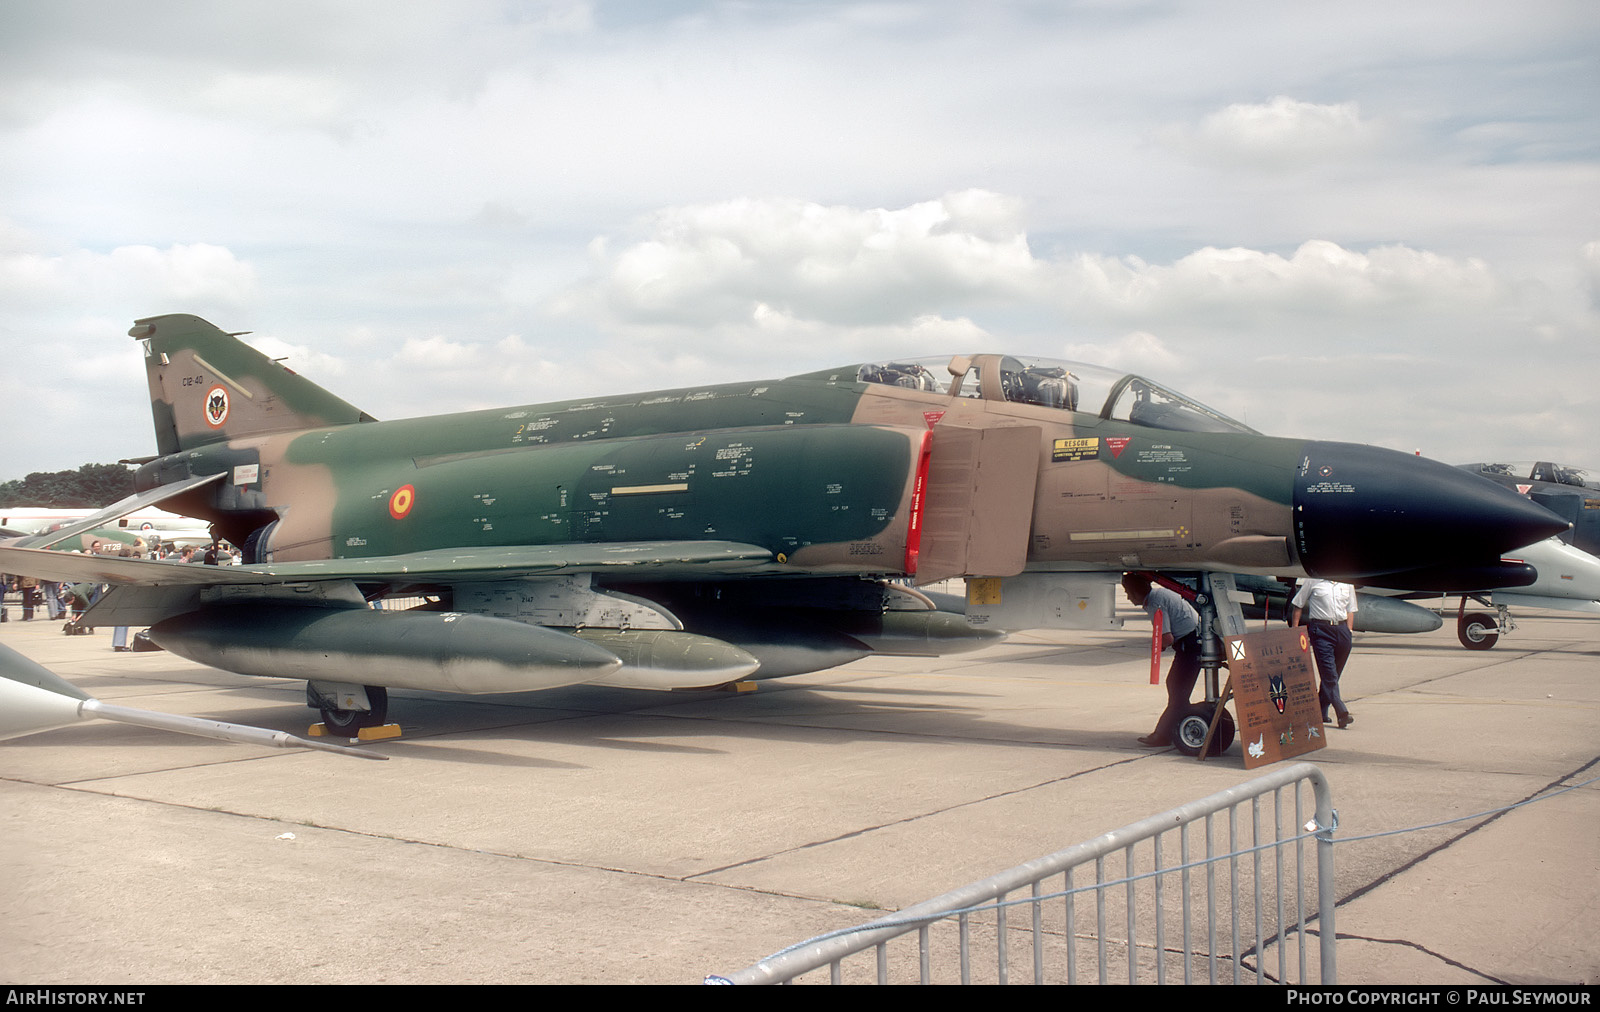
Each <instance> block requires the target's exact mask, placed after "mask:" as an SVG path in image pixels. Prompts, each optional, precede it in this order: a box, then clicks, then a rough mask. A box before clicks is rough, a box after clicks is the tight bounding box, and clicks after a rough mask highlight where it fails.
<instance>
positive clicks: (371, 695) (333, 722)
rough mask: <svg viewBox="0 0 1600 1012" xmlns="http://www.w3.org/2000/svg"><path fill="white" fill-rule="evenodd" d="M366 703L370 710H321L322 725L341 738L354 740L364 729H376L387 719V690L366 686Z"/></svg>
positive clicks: (380, 687)
mask: <svg viewBox="0 0 1600 1012" xmlns="http://www.w3.org/2000/svg"><path fill="white" fill-rule="evenodd" d="M366 690H367V702H368V703H370V704H372V709H370V710H330V709H328V708H327V707H323V708H322V723H323V725H324V726H325V727H327V729H328V730H329V731H331V732H333V733H334V734H335V735H337V736H338V737H341V738H354V737H355V736H356V732H358V731H360V730H361V729H362V728H364V727H378V726H380V725H382V724H383V722H384V721H386V720H388V719H389V690H388V689H385V688H384V687H383V686H381V685H368V686H366Z"/></svg>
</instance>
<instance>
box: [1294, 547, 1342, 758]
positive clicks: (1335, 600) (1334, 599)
mask: <svg viewBox="0 0 1600 1012" xmlns="http://www.w3.org/2000/svg"><path fill="white" fill-rule="evenodd" d="M1289 603H1290V604H1292V605H1293V606H1294V611H1293V612H1291V613H1290V615H1289V624H1290V625H1291V626H1296V625H1300V624H1301V618H1302V617H1304V619H1305V626H1306V638H1307V639H1309V640H1310V641H1311V655H1312V656H1313V657H1315V658H1316V659H1317V675H1318V681H1319V682H1320V683H1321V685H1320V687H1319V688H1318V690H1317V699H1318V701H1319V702H1320V703H1321V704H1322V722H1323V723H1325V724H1326V723H1327V722H1328V721H1329V720H1330V719H1332V718H1330V717H1329V716H1328V708H1329V707H1330V706H1331V707H1332V708H1333V715H1334V717H1337V718H1338V719H1339V726H1340V727H1341V728H1345V727H1349V726H1350V725H1351V724H1353V723H1355V720H1356V718H1355V715H1354V714H1352V713H1351V712H1350V709H1349V708H1348V707H1347V706H1345V705H1344V697H1343V696H1342V695H1340V693H1339V676H1340V675H1342V674H1344V666H1345V662H1346V661H1348V660H1349V659H1350V647H1351V644H1352V643H1353V642H1354V640H1355V628H1356V589H1355V588H1354V587H1352V586H1351V585H1350V584H1348V583H1336V582H1335V581H1333V580H1317V579H1311V580H1307V581H1305V582H1304V583H1302V584H1301V585H1300V589H1299V590H1297V591H1295V594H1294V597H1293V598H1292V599H1291V600H1290V602H1289Z"/></svg>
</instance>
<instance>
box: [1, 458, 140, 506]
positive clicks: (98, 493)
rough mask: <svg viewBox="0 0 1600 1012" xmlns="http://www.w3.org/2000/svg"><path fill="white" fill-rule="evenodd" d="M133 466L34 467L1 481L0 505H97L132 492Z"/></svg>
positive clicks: (105, 503)
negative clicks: (27, 473) (21, 476)
mask: <svg viewBox="0 0 1600 1012" xmlns="http://www.w3.org/2000/svg"><path fill="white" fill-rule="evenodd" d="M133 491H134V489H133V469H132V468H130V467H126V466H124V465H122V464H85V465H83V466H82V467H80V468H78V469H77V470H76V471H35V472H33V473H32V474H30V475H28V476H27V477H26V478H22V479H19V480H14V481H5V482H0V508H4V507H18V506H35V507H41V508H45V509H85V508H90V509H98V508H100V507H101V506H109V505H111V504H112V503H114V502H116V501H117V500H118V499H122V498H125V497H127V496H130V495H132V494H133Z"/></svg>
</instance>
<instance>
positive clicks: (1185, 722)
mask: <svg viewBox="0 0 1600 1012" xmlns="http://www.w3.org/2000/svg"><path fill="white" fill-rule="evenodd" d="M1216 709H1217V704H1216V703H1215V702H1210V703H1194V704H1191V705H1190V707H1189V709H1188V710H1186V711H1184V714H1183V716H1182V717H1180V718H1178V727H1177V729H1176V730H1174V731H1173V732H1172V746H1173V747H1174V748H1176V749H1177V750H1178V751H1179V752H1182V753H1183V754H1184V755H1187V756H1197V755H1199V754H1200V748H1201V746H1203V745H1204V744H1205V741H1206V731H1207V730H1208V729H1209V728H1210V727H1211V715H1212V714H1213V713H1215V712H1216ZM1233 735H1234V725H1233V714H1231V713H1229V712H1228V711H1227V710H1223V711H1222V713H1220V714H1218V716H1217V731H1216V733H1215V734H1213V735H1212V736H1211V748H1210V749H1209V750H1207V752H1206V755H1221V754H1222V753H1224V752H1226V751H1228V746H1229V745H1232V744H1233Z"/></svg>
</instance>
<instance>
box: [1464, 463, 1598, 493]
mask: <svg viewBox="0 0 1600 1012" xmlns="http://www.w3.org/2000/svg"><path fill="white" fill-rule="evenodd" d="M1462 466H1463V467H1465V468H1466V469H1467V470H1469V471H1476V472H1477V473H1479V474H1483V475H1488V476H1489V477H1492V478H1501V479H1504V478H1519V479H1524V480H1527V481H1548V482H1553V483H1555V484H1557V485H1573V486H1575V487H1577V488H1592V489H1600V476H1596V475H1595V473H1594V472H1593V471H1590V470H1588V469H1586V468H1582V467H1569V466H1568V465H1566V464H1553V463H1551V462H1550V461H1548V460H1540V461H1534V462H1531V463H1530V462H1528V461H1525V460H1524V461H1517V462H1513V463H1509V464H1464V465H1462Z"/></svg>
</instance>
